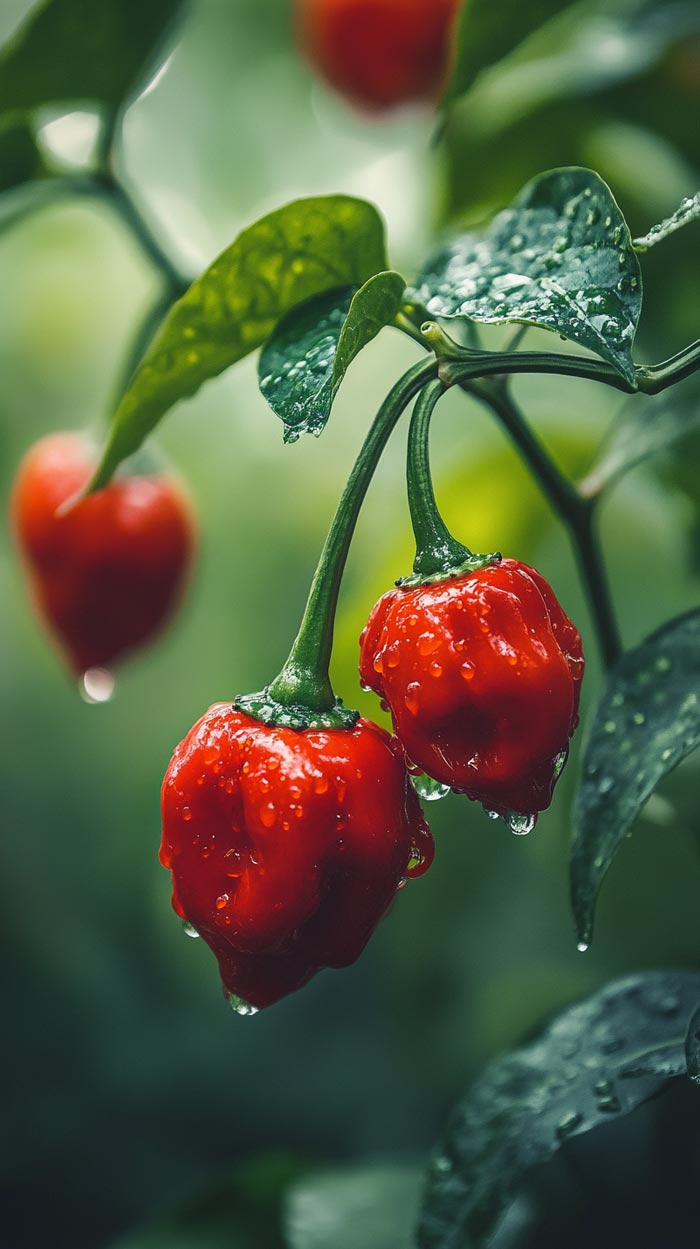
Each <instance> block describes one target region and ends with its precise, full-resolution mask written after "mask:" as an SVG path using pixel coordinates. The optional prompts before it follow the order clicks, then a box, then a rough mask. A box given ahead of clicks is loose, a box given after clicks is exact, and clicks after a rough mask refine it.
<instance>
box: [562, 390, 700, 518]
mask: <svg viewBox="0 0 700 1249" xmlns="http://www.w3.org/2000/svg"><path fill="white" fill-rule="evenodd" d="M698 428H700V395H698V394H697V393H693V392H692V390H691V391H690V392H688V393H685V394H683V395H679V394H678V393H676V392H675V391H672V392H670V393H668V394H663V395H658V396H654V397H647V396H644V397H642V396H641V395H635V397H634V399H633V400H632V402H631V403H630V405H629V407H628V408H627V411H626V413H625V415H624V416H623V417H622V418H621V419H620V420H619V421H617V422H616V423H615V425H614V426H613V429H612V432H611V434H610V437H609V438H607V439H606V441H605V442H604V444H603V446H602V447H601V450H600V454H599V456H598V459H597V461H596V463H595V464H594V465H593V468H592V469H591V471H590V473H588V475H587V477H586V479H585V481H583V482H581V489H582V491H583V493H584V494H587V495H594V494H598V493H599V492H600V491H601V490H604V489H606V488H607V487H609V486H611V485H612V484H613V483H614V482H616V481H617V480H618V479H619V478H620V477H622V476H623V475H624V474H625V473H627V472H629V470H630V469H632V468H635V467H636V466H637V465H638V464H642V463H643V462H644V461H645V460H648V459H650V458H651V457H652V456H654V455H658V454H659V452H661V451H664V450H666V449H667V448H668V447H672V446H674V445H675V443H677V442H681V441H682V440H683V439H684V438H685V437H687V435H688V434H691V433H693V431H694V430H697V429H698Z"/></svg>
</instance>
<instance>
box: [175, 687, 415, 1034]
mask: <svg viewBox="0 0 700 1249" xmlns="http://www.w3.org/2000/svg"><path fill="white" fill-rule="evenodd" d="M162 814H163V837H162V844H161V851H160V859H161V863H162V864H163V865H164V866H165V867H167V868H169V870H170V872H171V875H172V883H173V906H174V909H175V911H176V912H177V914H178V915H179V916H180V917H181V918H182V919H183V920H185V921H187V923H188V925H190V926H191V928H190V931H191V930H192V929H194V930H195V931H196V932H197V933H198V934H199V935H200V936H201V937H203V938H204V940H205V941H206V943H207V945H209V946H210V948H211V949H212V951H213V952H214V954H215V955H216V958H217V959H218V963H219V970H220V972H221V979H222V981H223V985H224V991H225V993H226V995H227V996H228V997H229V1000H230V1002H231V1005H232V1006H233V1007H234V1009H235V1010H237V1011H238V1012H239V1013H240V1014H252V1013H254V1012H255V1010H256V1009H259V1008H260V1007H263V1006H269V1005H271V1004H272V1003H273V1002H276V1001H278V999H279V998H282V997H284V996H285V994H287V993H290V992H291V991H292V990H294V989H298V988H300V987H301V986H302V985H304V984H305V983H306V982H307V981H308V980H309V979H310V978H311V977H312V976H313V975H315V973H316V972H318V971H319V970H320V969H321V968H322V967H345V966H347V965H348V964H349V963H352V962H354V961H355V959H356V958H357V957H358V956H359V954H360V953H361V952H362V950H363V949H364V946H365V945H366V943H367V941H368V939H369V937H370V936H371V934H372V932H373V930H374V928H375V926H376V924H377V923H378V921H379V920H380V919H381V917H382V915H383V914H384V912H385V911H386V910H387V907H388V906H389V905H390V903H391V901H392V898H393V897H394V895H395V893H396V890H397V889H398V888H399V887H400V885H401V883H402V881H403V878H404V877H408V876H419V875H421V874H422V873H423V872H424V871H426V870H427V868H428V867H429V865H430V863H431V861H432V857H433V843H432V838H431V835H430V831H429V829H428V826H427V824H426V823H425V820H424V818H423V814H422V812H421V809H420V804H419V803H418V800H417V798H416V796H415V794H414V792H413V789H412V786H411V784H410V781H409V778H408V775H407V772H406V769H405V764H404V760H403V755H402V753H401V750H400V748H399V746H398V744H397V743H396V742H395V741H394V740H393V739H392V738H391V737H390V736H389V734H388V733H386V732H385V730H384V729H382V728H380V727H379V726H378V725H376V724H373V723H372V722H371V721H369V720H364V719H358V720H357V722H356V723H355V724H354V727H352V728H330V729H328V728H326V729H305V730H297V729H292V728H285V727H280V726H279V725H274V724H269V725H268V724H263V723H262V722H260V721H259V720H256V719H254V718H253V717H251V716H249V715H248V714H246V713H245V712H243V711H240V710H236V708H235V707H234V706H232V705H231V704H230V703H217V704H216V705H214V706H213V707H210V708H209V710H208V711H207V712H206V714H205V715H204V716H202V718H201V720H199V721H198V722H197V723H196V724H195V725H194V727H193V728H192V729H191V731H190V732H189V733H188V734H187V737H186V738H185V739H184V741H183V742H181V743H180V745H179V746H178V747H177V748H176V750H175V753H174V754H173V757H172V760H171V762H170V765H169V767H168V770H167V772H166V775H165V779H164V781H163V788H162Z"/></svg>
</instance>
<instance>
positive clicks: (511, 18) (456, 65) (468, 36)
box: [446, 0, 572, 104]
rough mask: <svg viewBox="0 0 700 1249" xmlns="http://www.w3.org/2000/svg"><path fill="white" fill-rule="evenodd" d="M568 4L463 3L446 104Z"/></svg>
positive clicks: (546, 0)
mask: <svg viewBox="0 0 700 1249" xmlns="http://www.w3.org/2000/svg"><path fill="white" fill-rule="evenodd" d="M567 3H572V0H563V3H562V0H531V3H530V4H522V3H520V0H501V2H500V3H499V4H493V3H490V0H465V2H464V3H463V4H462V7H461V9H460V11H459V14H458V17H457V21H456V25H455V32H454V60H453V70H452V74H451V77H450V81H449V84H448V87H447V93H446V102H447V103H448V104H449V103H450V102H451V101H452V100H455V99H457V97H458V96H460V95H464V93H465V91H468V90H469V88H470V87H471V85H472V83H473V82H474V81H475V79H476V78H478V76H479V74H480V73H481V71H482V70H483V69H486V68H487V67H488V66H489V65H493V64H494V63H495V62H496V61H500V60H502V59H503V57H505V56H507V55H508V53H509V52H512V51H513V49H514V48H517V46H518V44H520V43H522V41H523V40H524V39H526V38H527V37H528V35H531V34H532V32H533V31H535V30H537V29H538V27H539V26H542V25H543V23H544V22H547V21H549V19H550V18H552V17H555V16H556V15H557V14H558V13H560V12H561V10H562V8H563V7H565V6H566V4H567Z"/></svg>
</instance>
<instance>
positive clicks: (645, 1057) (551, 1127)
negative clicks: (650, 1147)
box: [418, 972, 700, 1249]
mask: <svg viewBox="0 0 700 1249" xmlns="http://www.w3.org/2000/svg"><path fill="white" fill-rule="evenodd" d="M699 992H700V973H697V972H673V973H664V972H647V973H642V974H640V975H635V976H629V977H626V978H625V979H624V980H618V981H616V982H614V983H612V984H610V985H608V986H607V987H606V988H604V989H603V990H602V991H601V992H599V993H597V994H595V995H594V996H593V997H590V998H588V999H587V1000H586V1001H584V1002H581V1003H579V1004H578V1005H577V1006H573V1007H571V1008H570V1009H569V1010H566V1011H565V1012H564V1013H563V1014H562V1015H560V1016H559V1017H558V1018H557V1019H556V1020H555V1021H554V1023H553V1024H551V1025H550V1026H549V1027H548V1028H547V1029H546V1031H545V1032H544V1033H543V1034H542V1036H541V1037H539V1039H538V1040H536V1041H534V1042H533V1044H532V1045H528V1046H526V1047H525V1048H523V1049H520V1050H516V1051H515V1052H514V1053H512V1054H509V1055H508V1056H507V1057H505V1058H502V1059H500V1060H499V1061H497V1062H495V1063H493V1064H492V1065H491V1066H490V1067H487V1069H486V1071H485V1072H484V1074H483V1075H482V1076H481V1078H480V1079H479V1080H477V1082H476V1084H475V1085H474V1086H473V1088H472V1089H471V1092H470V1093H468V1095H467V1097H466V1098H465V1099H464V1101H462V1102H461V1103H460V1104H459V1105H458V1107H457V1109H456V1111H455V1113H454V1114H453V1116H452V1119H451V1121H450V1123H449V1124H448V1127H447V1131H446V1133H445V1136H444V1139H443V1141H442V1142H441V1144H440V1146H439V1147H438V1150H437V1152H436V1153H435V1155H434V1157H433V1161H432V1164H431V1167H430V1172H429V1175H428V1183H427V1190H426V1196H425V1200H424V1207H423V1214H422V1219H421V1225H420V1230H419V1238H418V1239H419V1244H420V1245H421V1246H422V1249H463V1247H464V1245H465V1240H468V1243H469V1245H470V1249H481V1247H482V1246H485V1245H486V1244H487V1243H489V1242H490V1238H491V1236H492V1234H493V1232H494V1230H495V1228H496V1226H497V1224H498V1222H499V1220H500V1218H501V1217H502V1216H503V1215H504V1214H505V1212H506V1210H507V1209H508V1207H509V1205H510V1204H511V1202H512V1201H513V1199H514V1197H515V1196H516V1195H517V1194H518V1192H519V1190H520V1189H521V1188H522V1186H523V1184H524V1182H526V1179H527V1174H528V1172H529V1171H530V1170H531V1169H532V1168H533V1167H535V1166H537V1165H539V1164H541V1163H544V1162H546V1161H548V1160H549V1159H550V1158H552V1157H553V1156H554V1155H555V1154H556V1153H557V1151H558V1150H559V1149H560V1148H561V1146H562V1144H563V1143H564V1142H565V1141H567V1140H569V1139H570V1138H571V1137H572V1136H574V1135H580V1134H581V1133H584V1132H590V1131H591V1130H592V1129H594V1128H597V1127H600V1126H601V1125H602V1124H604V1123H606V1122H610V1120H611V1118H612V1117H616V1116H620V1115H625V1114H629V1113H630V1111H632V1110H634V1109H635V1108H636V1107H637V1106H639V1105H640V1104H641V1103H642V1102H644V1101H647V1100H648V1099H649V1098H651V1097H653V1096H654V1095H655V1094H657V1093H658V1092H659V1091H660V1090H661V1089H662V1088H663V1087H664V1085H665V1084H666V1083H667V1082H668V1081H669V1080H670V1079H671V1078H672V1077H675V1076H679V1075H682V1074H684V1072H685V1054H684V1041H685V1034H686V1023H687V1020H688V1017H689V1015H690V1014H691V1012H692V1011H693V1009H694V1008H695V1006H696V1004H697V1000H698V993H699Z"/></svg>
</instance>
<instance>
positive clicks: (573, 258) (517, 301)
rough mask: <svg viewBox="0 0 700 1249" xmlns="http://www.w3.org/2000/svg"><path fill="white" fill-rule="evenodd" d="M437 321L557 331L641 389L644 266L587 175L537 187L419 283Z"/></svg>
mask: <svg viewBox="0 0 700 1249" xmlns="http://www.w3.org/2000/svg"><path fill="white" fill-rule="evenodd" d="M418 294H419V297H420V299H421V301H422V302H423V303H424V304H425V305H426V307H427V309H428V312H429V313H430V314H431V316H434V317H438V318H443V319H449V318H454V317H470V318H471V319H472V320H474V321H481V322H485V323H487V324H500V323H502V322H513V321H519V322H523V323H524V324H528V325H539V326H542V327H543V328H545V329H549V330H554V331H556V332H557V333H558V334H560V335H562V336H563V337H565V338H569V339H571V340H572V341H573V342H575V343H578V344H579V345H580V346H582V347H587V348H588V349H589V350H590V351H594V352H595V353H596V355H598V356H601V357H602V359H604V360H607V361H608V362H609V363H610V364H612V365H613V366H614V367H615V368H616V369H618V371H619V372H620V373H621V374H622V375H623V376H624V377H626V378H627V379H628V381H630V382H633V381H634V365H633V362H632V354H631V353H632V345H633V343H634V336H635V333H636V329H637V323H638V321H639V314H640V312H641V306H642V281H641V274H640V270H639V261H638V259H637V256H636V254H635V252H634V249H633V247H632V241H631V239H630V233H629V229H628V227H627V224H626V222H625V219H624V217H623V216H622V213H621V212H620V209H619V208H618V206H617V204H616V203H615V200H614V199H613V196H612V194H611V192H610V190H609V188H608V187H607V186H606V185H605V183H604V182H603V181H602V179H601V178H599V177H598V175H597V174H596V173H593V172H592V171H591V170H588V169H554V170H551V171H550V172H549V173H545V174H541V175H540V176H539V177H537V178H534V179H533V180H532V182H529V183H528V184H527V186H526V187H524V189H523V190H522V191H521V192H520V194H519V195H518V196H517V197H516V199H515V200H514V201H513V204H512V206H511V207H510V208H508V209H506V211H505V212H502V213H499V214H498V216H497V217H496V218H495V219H494V221H493V223H492V224H491V227H490V228H489V230H488V231H487V233H486V234H484V235H478V234H467V235H463V236H462V237H461V238H457V239H456V240H455V241H454V242H453V243H451V244H449V245H448V246H447V247H446V248H444V249H443V250H442V251H441V252H440V253H438V255H437V256H435V257H434V258H433V260H432V262H431V263H430V264H429V265H428V266H427V267H426V269H425V271H424V272H423V273H422V274H421V276H420V278H419V281H418Z"/></svg>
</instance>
